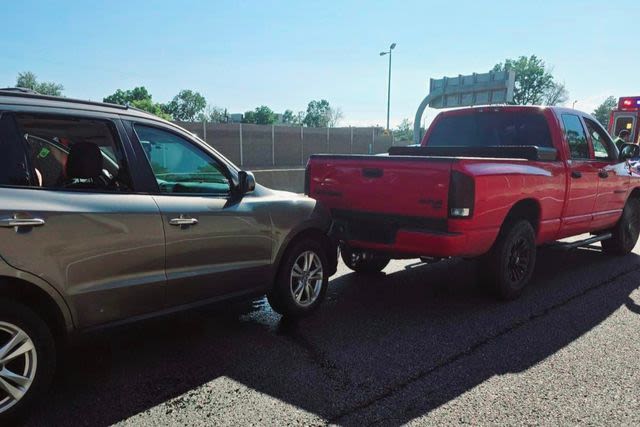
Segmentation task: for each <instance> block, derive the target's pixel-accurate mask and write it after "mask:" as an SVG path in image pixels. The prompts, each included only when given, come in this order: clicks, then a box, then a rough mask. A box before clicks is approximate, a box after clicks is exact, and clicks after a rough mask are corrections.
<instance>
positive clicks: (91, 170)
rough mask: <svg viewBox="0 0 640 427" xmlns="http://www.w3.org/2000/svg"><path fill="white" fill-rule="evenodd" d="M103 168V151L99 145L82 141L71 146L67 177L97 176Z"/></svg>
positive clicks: (87, 177) (86, 177)
mask: <svg viewBox="0 0 640 427" xmlns="http://www.w3.org/2000/svg"><path fill="white" fill-rule="evenodd" d="M102 169H103V167H102V152H101V151H100V148H98V146H97V145H95V144H91V143H89V142H80V143H77V144H73V145H72V146H71V149H70V150H69V156H68V157H67V178H69V179H90V178H97V177H99V176H100V175H101V174H102Z"/></svg>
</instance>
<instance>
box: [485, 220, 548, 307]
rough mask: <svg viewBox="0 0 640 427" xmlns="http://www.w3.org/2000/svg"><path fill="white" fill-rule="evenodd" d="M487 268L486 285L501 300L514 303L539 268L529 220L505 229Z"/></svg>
mask: <svg viewBox="0 0 640 427" xmlns="http://www.w3.org/2000/svg"><path fill="white" fill-rule="evenodd" d="M485 261H486V265H484V266H483V267H484V271H485V273H486V274H485V277H484V279H485V280H486V281H487V284H488V285H490V287H491V288H492V290H493V291H494V293H495V294H496V295H497V296H498V297H499V298H500V299H502V300H513V299H515V298H517V297H518V296H520V294H521V293H522V290H523V289H524V288H525V286H526V285H527V284H528V283H529V281H530V280H531V276H532V275H533V270H534V268H535V265H536V241H535V232H534V231H533V227H532V226H531V223H530V222H529V221H526V220H518V221H513V222H510V223H508V224H505V226H503V229H502V230H501V231H500V235H499V236H498V240H497V241H496V242H495V244H494V246H493V248H492V249H491V251H490V252H489V254H488V256H487V258H486V260H485Z"/></svg>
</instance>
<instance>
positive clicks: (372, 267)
mask: <svg viewBox="0 0 640 427" xmlns="http://www.w3.org/2000/svg"><path fill="white" fill-rule="evenodd" d="M340 256H341V257H342V262H344V263H345V265H346V266H347V267H349V268H350V269H351V270H353V271H355V272H356V273H361V274H374V273H379V272H381V271H382V270H384V268H385V267H386V266H387V265H388V264H389V261H390V258H389V257H385V256H380V255H373V256H369V257H367V258H364V257H363V256H362V252H360V251H356V250H353V249H351V248H349V247H348V246H341V247H340Z"/></svg>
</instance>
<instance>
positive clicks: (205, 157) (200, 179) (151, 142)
mask: <svg viewBox="0 0 640 427" xmlns="http://www.w3.org/2000/svg"><path fill="white" fill-rule="evenodd" d="M134 129H135V132H136V135H137V136H138V140H139V141H140V143H141V144H142V147H143V149H144V151H145V153H146V155H147V159H148V160H149V163H150V165H151V169H152V170H153V174H154V175H155V177H156V180H157V181H158V187H159V188H160V192H162V193H169V194H194V193H195V194H198V193H199V194H215V195H227V194H229V192H230V191H231V185H230V183H229V179H228V178H227V175H226V173H225V168H224V167H223V166H222V165H220V164H219V163H218V162H217V161H216V160H215V159H214V158H213V157H211V156H210V155H209V154H207V153H206V152H204V151H202V150H201V149H200V148H198V147H197V146H195V145H194V144H192V143H190V142H189V141H187V140H186V139H184V138H182V137H180V136H178V135H176V134H174V133H171V132H167V131H164V130H161V129H158V128H155V127H150V126H145V125H141V124H136V125H134Z"/></svg>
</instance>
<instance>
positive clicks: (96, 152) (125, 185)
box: [12, 113, 131, 192]
mask: <svg viewBox="0 0 640 427" xmlns="http://www.w3.org/2000/svg"><path fill="white" fill-rule="evenodd" d="M14 118H15V123H16V125H17V138H16V142H17V144H19V145H21V146H22V149H23V150H24V151H25V152H26V155H27V157H28V162H27V163H28V167H29V171H30V175H31V177H32V178H31V179H30V182H25V183H23V184H21V185H24V186H31V187H42V188H47V189H70V190H84V191H98V192H103V191H107V192H112V191H130V189H131V180H130V178H129V174H128V172H127V168H126V162H125V160H124V154H123V150H122V147H121V145H120V142H119V139H118V137H117V132H116V129H115V126H114V125H113V123H111V122H110V121H107V120H97V119H90V118H80V117H71V116H66V115H65V116H59V115H55V116H54V115H43V114H31V113H18V114H15V115H13V117H12V119H14Z"/></svg>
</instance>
